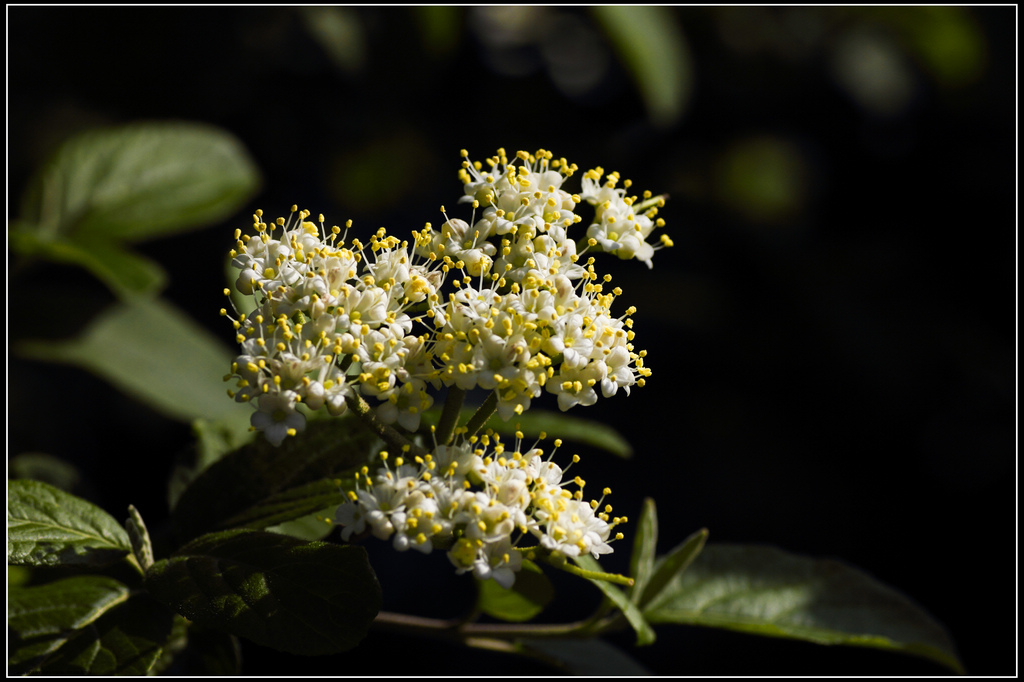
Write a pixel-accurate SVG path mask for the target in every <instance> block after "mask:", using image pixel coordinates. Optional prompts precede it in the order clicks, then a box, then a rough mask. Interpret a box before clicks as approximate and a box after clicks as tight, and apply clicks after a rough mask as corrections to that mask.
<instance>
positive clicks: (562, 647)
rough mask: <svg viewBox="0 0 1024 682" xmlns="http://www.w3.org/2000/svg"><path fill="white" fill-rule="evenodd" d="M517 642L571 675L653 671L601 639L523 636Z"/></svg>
mask: <svg viewBox="0 0 1024 682" xmlns="http://www.w3.org/2000/svg"><path fill="white" fill-rule="evenodd" d="M516 644H517V646H519V647H520V648H521V649H524V650H525V651H527V652H530V653H532V654H533V655H537V654H540V658H543V659H544V660H545V661H547V662H548V663H550V664H551V665H554V666H557V667H559V668H561V669H563V670H564V671H565V672H567V673H568V674H570V675H586V676H593V677H620V676H631V677H638V676H648V675H650V674H651V671H649V670H648V669H647V668H645V667H644V666H642V665H640V663H639V662H637V661H636V660H635V659H633V658H631V657H630V656H628V655H627V654H625V653H623V652H622V650H621V649H619V648H617V647H615V646H612V645H611V644H609V643H607V642H605V641H602V640H600V639H568V638H561V637H557V638H556V637H551V638H548V639H533V638H523V639H520V640H517V642H516Z"/></svg>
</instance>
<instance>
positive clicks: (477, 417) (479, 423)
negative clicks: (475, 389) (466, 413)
mask: <svg viewBox="0 0 1024 682" xmlns="http://www.w3.org/2000/svg"><path fill="white" fill-rule="evenodd" d="M497 407H498V394H497V393H496V392H495V391H491V393H490V394H489V395H488V396H487V398H486V399H485V400H484V401H483V402H482V403H481V404H480V407H478V408H477V410H476V412H474V413H473V416H472V417H470V418H469V421H468V422H466V433H465V437H466V438H472V437H473V436H475V435H476V432H477V431H479V430H480V429H481V428H483V425H484V424H486V423H487V420H488V419H490V418H491V415H492V414H494V410H495V409H497Z"/></svg>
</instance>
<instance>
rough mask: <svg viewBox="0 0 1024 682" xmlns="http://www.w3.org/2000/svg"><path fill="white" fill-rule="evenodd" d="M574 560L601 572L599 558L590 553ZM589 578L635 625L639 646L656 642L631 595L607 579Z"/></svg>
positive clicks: (588, 568) (651, 630) (590, 569)
mask: <svg viewBox="0 0 1024 682" xmlns="http://www.w3.org/2000/svg"><path fill="white" fill-rule="evenodd" d="M573 561H575V562H576V564H577V565H579V566H580V568H583V569H586V570H588V571H598V572H600V571H601V570H602V569H601V564H599V563H597V560H596V559H594V558H593V557H591V556H590V555H589V554H585V555H582V556H578V557H574V558H573ZM588 580H590V582H592V583H594V585H596V586H597V589H599V590H601V592H602V593H603V594H604V596H605V597H607V598H608V600H609V601H610V602H611V603H612V604H614V605H615V606H617V607H618V608H619V610H621V611H622V615H624V616H625V617H626V620H627V621H628V622H629V624H630V625H631V626H633V629H634V630H636V643H637V646H645V645H647V644H653V643H654V640H655V635H654V630H653V629H651V626H650V625H649V624H648V622H647V620H646V619H645V618H644V615H643V614H642V613H641V612H640V609H638V608H637V607H636V605H635V604H633V603H631V602H630V601H629V597H628V596H626V593H625V592H623V591H622V590H620V589H619V588H618V587H616V586H615V585H612V584H611V583H609V582H607V581H605V580H593V579H590V578H588Z"/></svg>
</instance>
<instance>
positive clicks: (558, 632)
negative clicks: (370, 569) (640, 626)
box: [373, 611, 610, 640]
mask: <svg viewBox="0 0 1024 682" xmlns="http://www.w3.org/2000/svg"><path fill="white" fill-rule="evenodd" d="M609 622H610V621H609ZM602 625H603V624H595V623H594V621H593V620H592V619H588V620H580V621H576V622H573V623H553V624H550V625H547V624H543V625H541V624H528V623H515V624H513V623H466V622H465V621H463V619H461V618H454V619H450V620H438V619H436V618H425V617H423V616H412V615H409V614H405V613H392V612H389V611H381V612H380V613H378V614H377V618H376V620H374V621H373V627H374V628H377V629H381V630H386V631H391V632H409V633H415V634H420V635H431V636H436V637H441V638H444V639H458V640H464V639H469V638H474V637H490V638H497V639H515V638H517V637H572V636H579V635H580V634H581V632H582V631H586V632H588V633H589V632H592V631H593V630H594V628H595V627H596V628H597V629H598V630H600V628H601V627H602Z"/></svg>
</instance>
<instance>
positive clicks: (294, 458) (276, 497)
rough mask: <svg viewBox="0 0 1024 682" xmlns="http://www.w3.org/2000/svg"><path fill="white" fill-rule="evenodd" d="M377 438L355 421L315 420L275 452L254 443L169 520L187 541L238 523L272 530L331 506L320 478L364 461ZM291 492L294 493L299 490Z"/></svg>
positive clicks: (209, 476) (192, 490) (209, 473)
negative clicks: (272, 527) (270, 526)
mask: <svg viewBox="0 0 1024 682" xmlns="http://www.w3.org/2000/svg"><path fill="white" fill-rule="evenodd" d="M375 443H377V437H376V435H374V434H372V433H370V432H369V431H368V430H367V429H365V428H364V427H363V426H362V425H361V424H360V423H359V421H358V420H357V419H355V418H354V417H348V416H346V417H342V418H335V419H324V420H314V421H311V422H309V424H308V425H307V426H306V430H305V431H304V432H303V433H301V434H299V435H298V436H297V437H295V438H288V439H286V440H285V441H284V443H282V444H281V446H280V447H274V446H273V445H271V444H270V443H268V442H267V441H266V439H264V438H262V437H261V438H257V439H256V440H254V441H253V442H252V443H249V444H248V445H245V446H243V447H242V448H240V449H238V450H236V451H235V452H233V453H231V454H229V455H226V456H224V457H222V458H221V459H220V460H218V461H217V462H216V463H214V464H213V465H211V466H210V467H209V468H207V469H206V470H205V471H204V472H203V473H202V474H200V475H199V476H198V477H197V478H196V479H195V480H194V481H193V482H192V484H191V485H190V486H189V487H188V488H187V489H186V490H185V492H184V493H182V495H181V497H180V498H179V500H178V504H177V506H176V507H175V508H174V514H173V516H172V520H173V522H174V523H175V526H176V528H177V532H178V537H179V538H181V539H182V540H189V539H191V538H194V537H196V536H198V535H200V534H202V533H205V532H209V531H213V530H222V529H223V530H226V529H228V528H231V527H233V526H234V525H237V524H242V525H246V526H259V525H262V524H266V525H273V524H277V523H281V522H282V521H285V520H288V519H294V518H298V517H300V516H304V515H305V514H308V513H309V512H313V511H318V510H321V509H324V508H325V507H327V506H329V505H330V504H331V502H332V501H333V500H334V499H336V498H335V497H333V496H334V495H336V494H337V493H338V488H337V485H336V484H335V485H334V490H333V491H331V490H329V488H330V487H331V486H330V485H328V484H327V483H326V482H324V480H323V479H325V478H331V477H333V476H335V475H336V474H338V473H339V472H341V471H343V470H345V469H348V468H351V467H355V466H358V465H360V464H363V463H365V462H366V460H367V457H368V455H369V453H370V451H371V446H372V445H373V444H375ZM300 486H308V487H303V488H301V489H300V490H295V491H293V490H292V489H293V488H300Z"/></svg>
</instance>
